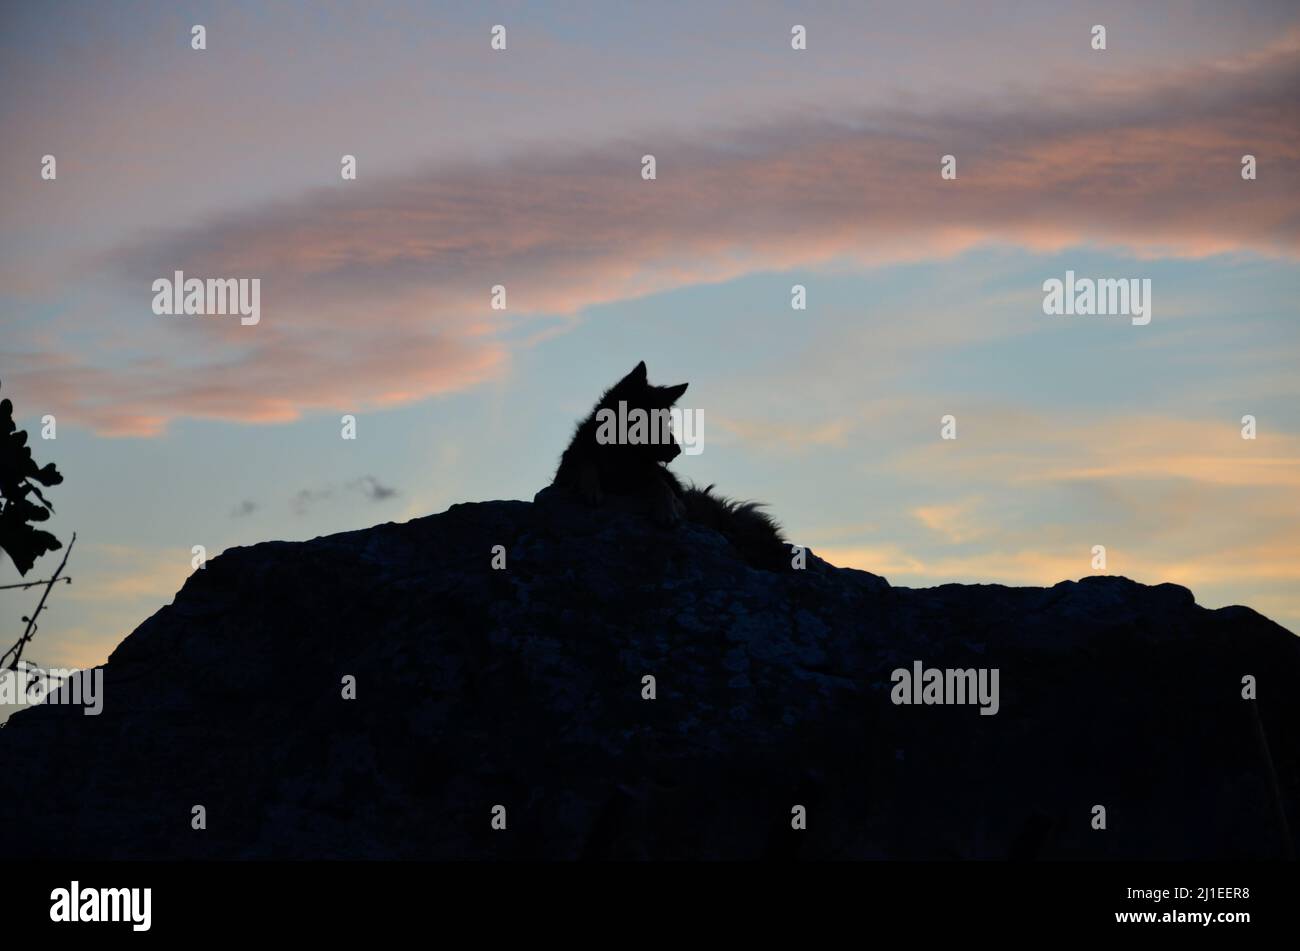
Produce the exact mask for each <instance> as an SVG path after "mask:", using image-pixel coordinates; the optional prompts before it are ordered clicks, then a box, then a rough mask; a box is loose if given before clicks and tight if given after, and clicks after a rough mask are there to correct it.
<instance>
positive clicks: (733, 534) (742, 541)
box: [552, 361, 790, 571]
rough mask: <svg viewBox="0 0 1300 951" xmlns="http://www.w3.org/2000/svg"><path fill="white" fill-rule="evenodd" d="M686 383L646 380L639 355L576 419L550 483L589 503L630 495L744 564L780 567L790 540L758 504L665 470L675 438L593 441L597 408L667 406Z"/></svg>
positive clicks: (676, 448)
mask: <svg viewBox="0 0 1300 951" xmlns="http://www.w3.org/2000/svg"><path fill="white" fill-rule="evenodd" d="M687 385H688V384H686V383H681V384H678V385H677V386H653V385H651V384H650V382H649V381H648V380H647V379H646V367H645V362H644V361H642V362H641V363H638V364H637V365H636V366H635V367H634V368H633V370H632V372H631V373H629V374H628V375H627V376H625V377H623V379H621V380H619V381H618V382H617V383H615V384H614V385H613V386H612V387H610V388H609V389H608V390H606V391H605V394H604V395H603V396H601V398H600V400H599V401H598V402H597V403H596V405H595V407H594V408H593V409H592V411H591V413H590V414H589V415H588V416H587V418H586V419H584V420H583V421H582V422H580V423H579V424H578V428H577V430H576V431H575V432H574V434H573V439H572V440H571V441H570V442H569V447H568V448H567V449H565V450H564V455H562V456H561V457H560V465H559V468H558V469H557V470H556V472H555V478H554V479H553V480H552V484H553V485H556V486H560V487H562V488H566V489H569V490H571V491H573V492H576V493H577V494H578V495H579V496H580V497H581V498H582V499H583V500H584V501H586V502H587V503H588V504H590V505H599V504H600V503H601V500H602V499H603V498H604V496H605V495H606V494H612V495H624V496H635V497H640V498H643V499H645V500H646V501H648V502H649V505H650V512H651V515H652V516H653V518H654V519H655V521H656V522H659V523H660V524H662V525H672V524H675V523H676V522H678V521H680V520H681V519H682V518H687V519H689V520H690V521H692V522H695V523H698V524H700V525H704V526H706V527H708V528H712V529H714V530H715V531H717V532H719V533H721V534H722V535H723V536H724V537H726V539H727V540H728V541H730V542H731V544H732V545H733V546H735V548H736V550H737V551H739V552H740V554H741V556H742V557H744V559H745V560H746V561H748V562H749V563H750V564H751V565H753V566H755V567H757V568H765V569H767V570H769V571H780V570H782V569H784V568H788V567H789V565H790V547H789V544H788V543H787V542H786V540H785V539H784V538H782V537H781V529H780V527H779V526H778V525H777V524H776V522H774V521H773V520H772V519H771V518H770V517H769V516H768V515H766V514H765V513H764V512H762V511H760V509H761V508H762V506H761V505H760V504H759V503H757V502H736V501H733V500H731V499H728V498H724V497H723V496H720V495H714V494H713V486H709V487H708V488H705V489H700V488H697V487H695V486H683V485H682V483H681V482H680V481H678V479H677V477H676V476H675V475H673V473H672V472H670V471H669V469H668V463H669V462H671V461H672V460H673V459H675V458H677V456H678V455H679V454H680V453H681V451H682V450H681V446H680V445H678V443H677V439H676V437H675V436H674V437H672V439H671V441H669V442H660V443H648V444H642V445H628V444H621V443H609V444H604V445H602V444H601V443H599V442H597V440H596V432H597V429H598V423H597V420H596V416H597V413H599V412H600V411H601V410H602V409H608V410H611V411H613V412H615V413H617V411H618V404H619V402H620V401H623V402H626V403H627V408H628V410H629V411H630V410H633V409H642V410H645V411H646V412H647V413H652V412H654V411H655V410H667V409H669V408H670V407H672V406H673V404H674V403H676V402H677V400H678V399H680V398H681V396H682V394H683V393H685V392H686V387H687Z"/></svg>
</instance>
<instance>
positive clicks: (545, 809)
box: [0, 490, 1300, 859]
mask: <svg viewBox="0 0 1300 951" xmlns="http://www.w3.org/2000/svg"><path fill="white" fill-rule="evenodd" d="M497 545H500V546H502V548H503V550H504V558H505V567H504V568H494V567H493V564H492V562H493V557H494V556H493V546H497ZM498 563H499V559H498ZM917 661H919V662H921V664H922V665H923V668H924V669H929V668H952V669H972V670H978V669H985V670H993V669H996V670H997V671H998V688H999V696H998V703H997V712H996V714H993V715H982V714H981V712H980V709H981V708H980V706H979V705H976V704H933V705H927V704H920V705H913V704H909V705H898V704H895V703H894V702H892V700H891V693H892V692H893V690H894V684H893V682H892V681H891V673H892V672H893V671H894V670H896V669H899V668H902V669H907V670H909V671H911V670H912V669H913V664H914V663H915V662H917ZM1247 675H1249V676H1253V677H1254V678H1256V680H1257V684H1258V688H1257V689H1258V699H1257V700H1246V699H1243V698H1242V689H1243V687H1242V678H1243V677H1245V676H1247ZM647 676H649V677H653V678H654V681H653V684H654V691H655V697H654V699H645V698H644V694H645V693H646V692H647V687H646V684H647V683H648V682H647V681H645V680H644V678H646V677H647ZM345 677H352V678H355V684H356V697H355V699H345V698H344V696H343V692H344V687H343V681H344V678H345ZM1298 688H1300V641H1297V639H1296V638H1295V637H1294V636H1293V635H1291V634H1290V633H1289V632H1287V631H1285V630H1284V629H1282V628H1281V627H1279V626H1277V625H1276V624H1274V623H1272V622H1270V621H1268V620H1267V619H1265V618H1263V617H1261V616H1260V615H1258V614H1256V613H1255V612H1253V611H1251V610H1249V609H1247V608H1242V607H1233V608H1223V609H1220V610H1216V611H1211V610H1206V609H1204V608H1201V607H1199V606H1197V605H1196V604H1195V603H1194V601H1193V598H1192V595H1191V593H1190V592H1189V591H1187V590H1186V589H1184V588H1181V587H1177V586H1175V585H1168V584H1166V585H1157V586H1155V587H1147V586H1144V585H1140V584H1136V583H1134V582H1132V581H1129V580H1127V579H1124V578H1117V577H1091V578H1086V579H1084V580H1082V581H1078V582H1073V581H1065V582H1062V583H1060V584H1057V585H1055V586H1053V587H1051V588H1008V587H1002V586H999V585H974V586H963V585H944V586H941V587H938V588H929V589H908V588H898V587H891V586H890V585H889V584H888V583H887V582H886V581H885V580H884V579H883V578H880V577H877V576H875V575H872V574H868V573H866V572H863V571H855V570H851V569H845V568H835V567H832V566H831V565H828V564H826V563H825V562H823V561H821V560H819V559H818V558H816V557H815V556H810V557H809V559H808V565H807V568H806V569H805V570H801V571H790V572H786V573H771V572H765V571H758V570H755V569H753V568H750V567H748V566H747V565H746V564H744V563H743V562H742V561H741V560H740V559H739V558H738V557H737V556H736V554H735V552H734V551H733V550H732V549H731V548H730V547H729V545H728V543H727V542H726V541H725V540H724V539H723V538H722V537H721V536H719V535H717V534H715V533H713V532H711V531H708V530H706V529H702V528H699V527H696V526H691V525H681V526H679V527H677V528H675V529H666V528H660V527H657V526H656V525H654V524H653V522H652V521H651V520H649V519H647V518H646V517H644V515H642V514H641V513H639V512H636V511H633V510H631V509H627V508H620V507H617V506H613V505H606V506H604V507H602V508H601V509H591V508H587V507H585V506H582V505H579V504H576V503H574V502H572V501H571V500H569V499H567V498H566V497H563V496H561V495H558V494H556V493H555V492H554V491H553V490H545V491H544V492H543V493H541V494H539V496H538V498H537V499H536V500H535V501H534V502H532V503H528V502H517V501H505V502H484V503H475V504H465V505H456V506H453V507H452V508H451V509H449V510H448V511H446V512H444V513H442V514H440V515H434V516H429V517H427V518H421V519H416V520H414V521H411V522H407V523H406V524H401V525H397V524H386V525H379V526H376V527H374V528H369V529H365V530H362V531H354V532H347V533H344V534H340V535H333V536H329V537H325V538H317V539H314V540H312V541H308V542H301V543H287V542H267V543H264V544H259V545H254V546H252V547H249V548H236V549H232V550H229V551H227V552H225V553H223V554H221V555H220V556H219V557H217V558H214V559H213V560H211V561H210V562H209V563H208V564H207V566H206V567H205V568H204V569H202V570H200V571H197V572H195V573H194V574H193V575H192V576H191V577H190V578H189V580H188V581H187V582H186V583H185V586H184V587H183V588H182V589H181V591H180V592H179V594H178V595H177V596H176V598H175V600H174V602H173V603H172V604H170V605H168V606H166V607H164V608H162V609H161V610H160V611H158V612H157V613H156V614H155V615H153V617H151V618H149V619H148V620H147V621H146V622H145V623H143V624H142V625H140V627H139V628H138V629H137V630H136V631H135V632H133V633H132V634H131V635H130V636H128V637H127V638H126V639H125V640H124V641H123V642H122V643H121V645H120V646H119V647H118V648H117V649H116V650H115V651H114V652H113V654H112V656H111V657H110V658H109V661H108V663H107V665H106V666H105V668H104V685H103V697H104V708H103V713H102V714H101V715H99V716H93V717H92V716H84V715H83V714H82V712H81V710H80V709H79V708H75V707H70V706H54V705H48V704H47V705H42V706H38V707H34V708H31V709H28V710H25V711H23V712H20V713H18V714H16V715H14V716H13V717H12V718H11V719H10V721H9V723H8V724H7V725H6V726H5V728H4V729H3V730H0V766H2V767H3V768H2V769H0V820H3V822H4V830H5V832H4V836H3V838H2V839H0V841H2V842H3V845H0V853H7V854H8V855H10V856H12V857H36V856H43V857H71V856H77V857H86V858H179V857H184V858H280V857H292V858H533V857H546V858H562V859H570V858H632V859H641V858H735V859H754V858H780V857H803V858H865V859H898V858H950V859H1002V858H1043V859H1076V858H1125V859H1127V858H1160V859H1184V858H1210V857H1215V858H1275V857H1284V856H1287V855H1293V854H1294V848H1295V841H1294V836H1295V831H1294V830H1295V829H1296V827H1297V822H1298V821H1300V812H1298V811H1297V808H1298V807H1300V756H1298V751H1300V744H1298V743H1297V740H1298V739H1300V733H1298V730H1297V727H1298V726H1300V718H1298V717H1297V713H1298V712H1300V700H1298V699H1297V698H1300V689H1298ZM196 805H201V806H203V807H204V810H205V814H206V828H205V829H202V830H196V829H194V828H192V815H193V807H194V806H196ZM497 805H501V806H504V807H505V817H506V829H505V830H504V831H501V830H495V829H493V828H492V817H493V807H494V806H497ZM1098 805H1100V806H1103V807H1104V808H1105V818H1106V828H1105V829H1104V830H1102V829H1094V828H1093V825H1094V807H1095V806H1098ZM796 806H802V807H803V808H804V810H805V811H806V816H807V820H806V821H807V828H806V829H805V830H795V829H793V828H792V816H793V815H794V812H793V810H794V808H795V807H796Z"/></svg>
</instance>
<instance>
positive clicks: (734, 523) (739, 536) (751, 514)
mask: <svg viewBox="0 0 1300 951" xmlns="http://www.w3.org/2000/svg"><path fill="white" fill-rule="evenodd" d="M682 502H683V503H684V504H685V506H686V517H687V518H688V519H689V520H690V521H692V522H695V523H696V524H698V525H703V526H705V527H707V528H711V529H713V530H714V531H716V532H719V533H721V534H722V536H723V537H725V538H726V539H727V541H729V542H731V544H732V546H733V547H734V548H735V549H736V550H737V551H738V552H740V554H741V557H743V558H744V559H745V561H747V562H749V563H750V564H751V565H753V566H754V567H755V568H765V569H767V570H768V571H782V570H785V569H787V568H789V567H790V544H789V542H787V541H786V540H785V538H784V537H783V536H782V534H781V526H780V525H778V524H777V523H776V521H775V520H773V519H772V517H771V516H769V515H768V514H767V513H766V512H764V511H762V508H763V504H762V503H761V502H737V501H735V500H734V499H729V498H726V497H725V496H721V495H714V494H713V486H709V487H708V488H704V489H701V488H699V487H698V486H694V485H692V486H689V487H688V488H687V489H686V490H685V492H684V493H683V496H682Z"/></svg>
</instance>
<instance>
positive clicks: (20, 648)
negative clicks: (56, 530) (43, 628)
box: [0, 532, 77, 670]
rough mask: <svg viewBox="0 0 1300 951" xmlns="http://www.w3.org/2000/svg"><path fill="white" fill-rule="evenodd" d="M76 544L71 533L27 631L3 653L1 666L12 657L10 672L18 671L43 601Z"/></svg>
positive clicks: (75, 536)
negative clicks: (70, 538) (11, 655)
mask: <svg viewBox="0 0 1300 951" xmlns="http://www.w3.org/2000/svg"><path fill="white" fill-rule="evenodd" d="M76 543H77V533H76V532H73V533H72V541H70V542H68V547H67V549H65V550H64V552H63V560H62V561H61V562H59V567H58V568H56V569H54V575H53V577H51V578H50V580H49V581H48V582H47V583H46V585H45V593H44V594H42V595H41V600H40V603H39V604H37V605H36V610H35V611H33V612H32V616H31V617H29V618H28V619H27V630H25V631H23V636H22V637H20V638H18V643H17V644H15V645H14V646H13V647H11V648H9V649H8V650H7V651H5V654H4V657H0V664H3V663H4V662H5V661H6V660H8V659H9V655H10V654H13V655H14V659H13V663H11V664H10V665H9V669H10V670H17V669H18V662H19V661H20V660H22V657H23V648H24V647H26V646H27V642H28V641H30V640H31V639H32V637H33V635H35V633H36V618H37V617H38V616H39V615H40V613H41V611H43V610H44V609H45V599H46V598H48V597H49V596H50V589H51V588H53V587H54V583H55V582H56V581H58V580H59V574H60V573H61V572H62V571H63V567H64V565H66V564H67V563H68V556H69V555H70V554H72V546H73V545H75V544H76ZM15 652H17V653H15Z"/></svg>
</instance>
